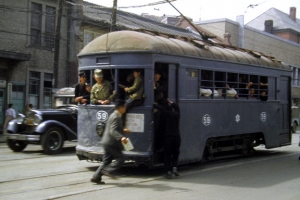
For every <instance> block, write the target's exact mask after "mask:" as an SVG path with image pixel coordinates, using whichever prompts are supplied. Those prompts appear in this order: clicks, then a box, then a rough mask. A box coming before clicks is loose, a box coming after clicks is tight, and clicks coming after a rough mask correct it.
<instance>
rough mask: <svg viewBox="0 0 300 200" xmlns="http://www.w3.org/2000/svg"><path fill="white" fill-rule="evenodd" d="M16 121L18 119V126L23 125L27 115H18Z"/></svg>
mask: <svg viewBox="0 0 300 200" xmlns="http://www.w3.org/2000/svg"><path fill="white" fill-rule="evenodd" d="M16 119H17V124H23V122H24V119H25V115H23V114H18V115H17V118H16Z"/></svg>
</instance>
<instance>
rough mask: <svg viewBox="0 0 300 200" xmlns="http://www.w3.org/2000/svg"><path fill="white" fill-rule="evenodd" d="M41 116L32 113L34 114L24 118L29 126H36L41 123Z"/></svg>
mask: <svg viewBox="0 0 300 200" xmlns="http://www.w3.org/2000/svg"><path fill="white" fill-rule="evenodd" d="M42 119H43V118H42V117H41V116H40V115H38V114H34V115H30V116H29V117H28V118H27V119H26V124H27V125H31V126H37V125H39V124H40V123H41V121H42Z"/></svg>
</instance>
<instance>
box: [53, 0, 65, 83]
mask: <svg viewBox="0 0 300 200" xmlns="http://www.w3.org/2000/svg"><path fill="white" fill-rule="evenodd" d="M63 2H64V0H58V11H57V21H56V28H55V43H54V61H53V74H54V85H53V87H54V88H58V65H59V48H60V28H61V16H62V11H63Z"/></svg>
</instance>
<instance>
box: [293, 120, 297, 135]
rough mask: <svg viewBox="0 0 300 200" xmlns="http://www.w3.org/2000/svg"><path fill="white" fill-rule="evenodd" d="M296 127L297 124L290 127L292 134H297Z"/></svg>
mask: <svg viewBox="0 0 300 200" xmlns="http://www.w3.org/2000/svg"><path fill="white" fill-rule="evenodd" d="M297 127H298V124H297V122H294V123H293V126H292V133H296V132H297Z"/></svg>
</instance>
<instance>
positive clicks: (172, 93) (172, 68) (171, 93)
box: [168, 64, 177, 103]
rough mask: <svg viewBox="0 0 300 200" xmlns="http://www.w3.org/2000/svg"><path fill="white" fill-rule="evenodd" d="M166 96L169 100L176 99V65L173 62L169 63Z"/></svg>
mask: <svg viewBox="0 0 300 200" xmlns="http://www.w3.org/2000/svg"><path fill="white" fill-rule="evenodd" d="M168 77H169V80H168V82H169V83H168V97H169V99H170V100H171V101H173V102H176V100H177V67H176V65H175V64H170V65H169V76H168ZM176 103H177V102H176Z"/></svg>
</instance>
